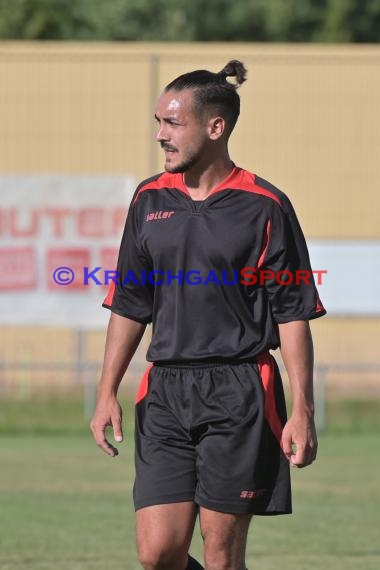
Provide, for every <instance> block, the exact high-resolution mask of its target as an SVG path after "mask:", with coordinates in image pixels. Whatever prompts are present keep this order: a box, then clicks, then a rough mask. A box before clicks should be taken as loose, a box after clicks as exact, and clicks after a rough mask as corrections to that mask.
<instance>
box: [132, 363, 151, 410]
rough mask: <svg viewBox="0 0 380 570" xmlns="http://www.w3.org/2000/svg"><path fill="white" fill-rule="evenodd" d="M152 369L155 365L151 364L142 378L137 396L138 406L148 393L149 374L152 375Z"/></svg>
mask: <svg viewBox="0 0 380 570" xmlns="http://www.w3.org/2000/svg"><path fill="white" fill-rule="evenodd" d="M152 367H153V364H149V366H148V368H147V369H146V370H145V372H144V375H143V377H142V378H141V382H140V386H139V389H138V390H137V394H136V401H135V403H136V404H138V403H139V402H141V400H143V399H144V398H145V396H146V395H147V393H148V380H149V374H150V371H151V370H152Z"/></svg>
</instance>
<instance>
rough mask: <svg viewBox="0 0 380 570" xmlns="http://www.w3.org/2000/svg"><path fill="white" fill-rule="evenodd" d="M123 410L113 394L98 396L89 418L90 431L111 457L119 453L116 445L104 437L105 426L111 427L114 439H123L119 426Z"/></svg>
mask: <svg viewBox="0 0 380 570" xmlns="http://www.w3.org/2000/svg"><path fill="white" fill-rule="evenodd" d="M122 416H123V412H122V409H121V406H120V404H119V402H118V400H117V398H116V397H115V396H109V397H107V398H100V399H99V400H98V403H97V406H96V409H95V412H94V416H93V418H92V420H91V424H90V427H91V431H92V434H93V436H94V439H95V441H96V443H97V444H98V446H99V447H100V448H101V449H102V450H103V451H104V452H105V453H107V454H108V455H110V456H111V457H116V455H119V451H118V449H117V448H116V447H114V446H113V445H111V444H110V442H109V441H107V439H106V434H105V432H106V428H107V427H108V426H111V427H112V428H113V435H114V438H115V441H117V442H121V441H123V432H122V428H121V422H122Z"/></svg>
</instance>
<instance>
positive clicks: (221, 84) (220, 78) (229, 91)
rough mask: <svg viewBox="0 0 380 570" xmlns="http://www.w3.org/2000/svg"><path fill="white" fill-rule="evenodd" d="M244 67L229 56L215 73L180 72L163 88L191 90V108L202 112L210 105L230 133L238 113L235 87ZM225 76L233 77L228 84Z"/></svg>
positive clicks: (242, 75)
mask: <svg viewBox="0 0 380 570" xmlns="http://www.w3.org/2000/svg"><path fill="white" fill-rule="evenodd" d="M246 73H247V70H246V68H245V67H244V64H243V63H242V62H241V61H238V60H236V59H232V60H231V61H229V62H228V63H227V65H225V66H224V67H223V69H222V70H221V71H219V72H218V73H213V72H211V71H207V70H205V69H199V70H197V71H191V72H190V73H185V74H183V75H180V76H179V77H177V78H176V79H174V80H173V81H171V83H169V84H168V85H167V86H166V87H165V91H171V90H173V91H183V90H184V89H192V90H193V91H194V103H195V107H196V108H195V111H196V112H197V113H202V114H203V113H204V112H205V111H206V110H207V107H213V108H214V109H215V111H216V112H217V113H218V114H220V115H221V116H222V117H223V118H224V119H225V120H226V122H227V125H228V134H230V133H231V131H232V129H233V128H234V126H235V124H236V121H237V119H238V117H239V114H240V97H239V95H238V93H237V92H236V90H237V89H238V87H239V86H240V85H241V84H242V83H243V81H245V80H246ZM227 77H235V78H236V81H235V82H234V83H232V82H231V81H227Z"/></svg>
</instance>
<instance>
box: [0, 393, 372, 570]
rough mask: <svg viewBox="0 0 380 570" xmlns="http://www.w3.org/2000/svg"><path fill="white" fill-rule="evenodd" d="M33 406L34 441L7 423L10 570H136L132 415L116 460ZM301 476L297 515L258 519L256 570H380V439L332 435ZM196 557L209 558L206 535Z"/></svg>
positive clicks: (297, 474)
mask: <svg viewBox="0 0 380 570" xmlns="http://www.w3.org/2000/svg"><path fill="white" fill-rule="evenodd" d="M11 408H12V406H11V407H10V408H8V414H9V413H10V412H9V409H11ZM21 408H22V406H21ZM33 408H34V412H33V414H31V416H30V417H32V415H33V416H34V418H35V422H36V426H37V429H36V430H34V433H33V429H31V428H32V426H31V425H29V426H28V421H27V414H26V413H25V415H24V424H22V421H21V416H20V417H19V419H18V421H17V422H16V423H17V426H18V429H15V428H16V427H17V426H16V425H13V426H12V425H10V423H9V422H10V420H9V417H10V416H9V415H8V416H7V415H6V413H5V412H4V414H3V420H4V417H8V422H6V424H7V429H4V428H5V424H4V421H3V423H2V424H1V422H0V426H1V425H2V427H3V429H2V430H1V431H2V432H3V433H2V434H1V455H0V465H1V467H0V568H1V570H27V569H28V570H29V569H30V570H48V569H49V570H50V569H51V570H89V569H94V570H96V569H110V570H135V569H136V570H137V569H138V568H140V566H139V565H138V563H137V559H136V554H135V545H134V517H133V507H132V501H131V491H132V482H133V444H132V438H131V421H130V420H128V418H131V415H130V414H127V415H126V428H127V431H128V433H129V436H128V437H127V438H126V443H124V444H123V445H122V448H121V455H120V456H119V457H118V458H117V459H111V458H109V457H107V456H105V455H103V454H102V453H101V452H100V450H98V448H97V447H96V446H95V444H93V443H92V440H91V437H90V434H88V435H87V434H86V433H85V432H83V431H82V429H83V425H82V426H81V427H80V429H79V427H78V429H77V430H75V429H74V428H75V425H76V424H75V421H74V419H72V423H71V424H70V422H67V420H68V419H70V415H69V414H68V413H67V414H65V416H66V432H65V430H64V429H63V427H64V426H61V428H60V429H57V430H56V431H55V432H54V430H52V429H49V426H47V424H46V423H45V424H44V423H43V421H42V423H41V418H42V419H43V418H44V416H43V413H42V410H46V415H47V416H48V415H49V412H48V410H47V406H46V403H45V404H42V407H41V410H40V413H38V406H37V407H36V406H33ZM15 409H18V410H20V406H18V407H17V405H16V408H15ZM48 409H49V410H50V414H51V413H52V409H51V407H48ZM14 414H15V410H13V420H15V415H14ZM72 414H73V418H74V416H75V414H76V412H75V409H73V408H72ZM62 417H63V411H62ZM75 417H76V416H75ZM57 418H58V419H59V413H56V420H57ZM45 420H46V421H47V419H46V418H45ZM29 421H31V420H30V418H29ZM39 422H40V423H39ZM43 425H45V427H46V429H45V431H44V430H43V429H42V427H43ZM56 425H58V426H59V425H60V424H59V421H58V423H57V424H56ZM22 426H23V428H22ZM38 426H39V427H38ZM41 426H42V427H41ZM51 427H52V426H50V428H51ZM70 430H71V432H72V433H70ZM292 472H293V491H294V493H293V495H294V511H295V512H294V515H293V516H284V517H269V518H268V519H266V518H257V519H256V520H254V522H253V523H252V526H251V530H250V536H249V542H248V558H247V563H248V568H249V570H254V569H256V568H257V569H260V570H290V569H292V570H293V569H294V568H297V570H340V569H341V570H361V569H363V570H378V568H380V541H379V531H380V485H379V474H380V438H379V434H378V432H375V431H372V432H371V431H367V432H362V433H356V434H355V433H351V432H346V433H330V434H325V435H323V436H321V437H320V453H319V459H318V461H317V463H315V464H314V465H313V466H312V467H311V468H308V469H305V470H302V471H298V470H293V471H292ZM192 551H193V553H194V554H195V555H197V556H199V557H200V558H201V541H200V537H199V531H198V530H197V532H196V536H195V538H194V543H193V549H192Z"/></svg>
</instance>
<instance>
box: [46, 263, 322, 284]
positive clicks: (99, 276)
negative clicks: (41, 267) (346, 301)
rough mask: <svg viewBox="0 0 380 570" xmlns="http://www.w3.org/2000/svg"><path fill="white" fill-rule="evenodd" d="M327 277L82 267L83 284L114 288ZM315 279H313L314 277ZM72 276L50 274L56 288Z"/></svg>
mask: <svg viewBox="0 0 380 570" xmlns="http://www.w3.org/2000/svg"><path fill="white" fill-rule="evenodd" d="M325 274H327V269H314V270H312V271H309V270H307V269H296V270H295V271H290V270H288V269H282V270H280V271H276V272H275V271H273V270H272V269H258V268H256V267H249V266H246V267H243V268H242V269H234V270H232V269H230V270H227V269H222V270H218V271H214V270H209V271H198V270H196V269H192V270H187V271H183V270H178V271H176V272H174V271H171V270H170V269H166V270H159V269H154V270H151V271H145V270H143V271H141V272H139V273H135V272H133V271H132V270H130V271H128V272H127V273H126V274H125V275H123V277H121V275H120V273H119V272H118V271H117V270H115V269H104V270H103V268H102V267H94V268H90V267H83V275H81V277H80V279H81V283H82V284H83V285H92V284H94V285H101V286H109V285H111V283H115V285H124V286H126V285H128V284H133V285H135V286H137V287H138V286H146V285H153V286H154V287H158V286H161V285H169V286H170V285H184V284H187V285H194V286H195V285H211V284H213V285H219V286H221V285H227V286H229V285H237V284H240V285H245V286H253V285H260V286H263V285H265V284H266V283H267V282H269V283H273V282H275V283H277V284H278V285H283V286H284V287H286V286H287V285H301V284H305V285H314V281H315V282H316V285H322V276H323V275H325ZM313 276H314V278H313ZM75 277H76V276H75V273H74V271H73V270H72V269H71V268H70V267H57V269H55V270H54V272H53V280H54V281H55V283H57V284H58V285H63V286H65V285H70V284H71V283H72V282H73V281H74V279H75Z"/></svg>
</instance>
